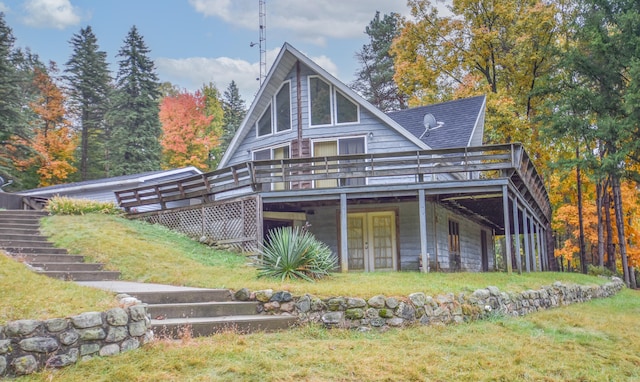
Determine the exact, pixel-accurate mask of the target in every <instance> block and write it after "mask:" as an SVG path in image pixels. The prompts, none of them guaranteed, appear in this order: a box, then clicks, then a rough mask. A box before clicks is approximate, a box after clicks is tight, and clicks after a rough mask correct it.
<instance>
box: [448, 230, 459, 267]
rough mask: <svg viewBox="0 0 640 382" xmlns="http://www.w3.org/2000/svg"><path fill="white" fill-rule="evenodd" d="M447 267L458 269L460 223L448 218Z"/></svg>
mask: <svg viewBox="0 0 640 382" xmlns="http://www.w3.org/2000/svg"><path fill="white" fill-rule="evenodd" d="M449 269H450V270H452V271H458V270H460V223H458V222H455V221H453V220H449Z"/></svg>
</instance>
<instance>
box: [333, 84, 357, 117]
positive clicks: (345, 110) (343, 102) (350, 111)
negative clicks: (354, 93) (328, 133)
mask: <svg viewBox="0 0 640 382" xmlns="http://www.w3.org/2000/svg"><path fill="white" fill-rule="evenodd" d="M351 122H358V105H356V104H355V103H353V102H352V101H351V100H350V99H348V98H347V97H345V96H343V95H342V93H340V92H338V91H336V123H351Z"/></svg>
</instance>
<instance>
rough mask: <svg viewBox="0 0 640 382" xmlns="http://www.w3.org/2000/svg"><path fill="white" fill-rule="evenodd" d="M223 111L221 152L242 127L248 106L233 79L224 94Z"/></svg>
mask: <svg viewBox="0 0 640 382" xmlns="http://www.w3.org/2000/svg"><path fill="white" fill-rule="evenodd" d="M222 111H223V112H224V126H223V128H222V142H221V143H220V152H221V153H224V152H225V151H226V150H227V147H229V143H231V140H232V139H233V136H234V135H235V134H236V131H237V130H238V128H239V127H240V124H241V123H242V120H243V119H244V116H245V115H246V114H247V107H246V105H245V102H244V100H243V99H242V97H240V91H239V90H238V86H237V85H236V82H235V81H231V83H230V84H229V86H228V87H227V89H226V90H225V91H224V94H223V96H222Z"/></svg>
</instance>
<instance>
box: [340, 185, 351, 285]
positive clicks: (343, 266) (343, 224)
mask: <svg viewBox="0 0 640 382" xmlns="http://www.w3.org/2000/svg"><path fill="white" fill-rule="evenodd" d="M347 235H348V229H347V194H344V193H343V194H340V271H341V272H347V271H349V253H348V252H349V238H348V237H347Z"/></svg>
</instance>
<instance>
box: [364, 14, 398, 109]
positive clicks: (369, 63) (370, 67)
mask: <svg viewBox="0 0 640 382" xmlns="http://www.w3.org/2000/svg"><path fill="white" fill-rule="evenodd" d="M399 25H400V16H399V15H398V14H397V13H391V14H389V15H384V16H383V18H382V19H380V12H376V15H375V16H374V18H373V20H371V22H370V23H369V25H368V26H367V27H366V29H365V33H366V34H367V35H368V36H369V43H368V44H366V45H363V46H362V50H360V51H358V52H356V59H357V60H358V62H359V63H360V65H362V68H361V69H359V70H358V71H357V72H356V77H357V79H356V80H355V81H354V82H353V84H352V87H353V89H354V90H356V91H358V92H360V93H361V94H362V95H363V96H364V97H365V98H366V99H367V100H368V101H369V102H371V103H372V104H373V105H374V106H376V107H377V108H378V109H380V110H382V111H391V110H399V109H405V108H406V107H407V98H408V97H407V96H406V95H405V94H403V93H402V92H400V90H399V89H398V86H397V85H396V83H395V81H394V80H393V75H394V74H395V69H394V66H393V58H392V57H391V54H390V53H389V50H390V49H391V43H392V42H393V39H394V38H396V37H397V36H398V35H399V34H400V29H399Z"/></svg>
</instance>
